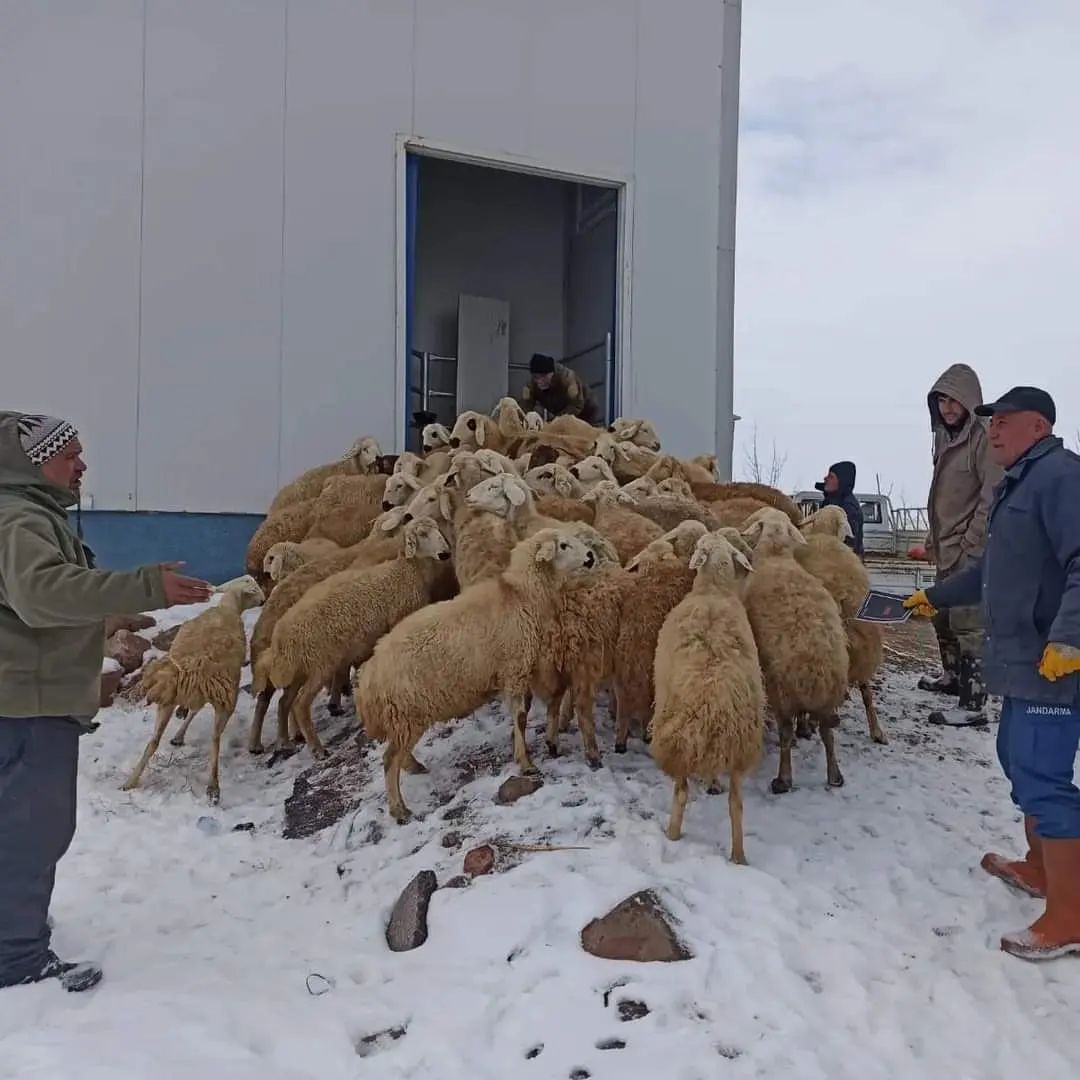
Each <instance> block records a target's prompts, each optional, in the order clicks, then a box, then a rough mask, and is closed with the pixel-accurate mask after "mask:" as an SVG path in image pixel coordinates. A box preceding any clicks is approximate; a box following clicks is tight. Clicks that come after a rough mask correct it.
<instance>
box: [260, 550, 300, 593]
mask: <svg viewBox="0 0 1080 1080" xmlns="http://www.w3.org/2000/svg"><path fill="white" fill-rule="evenodd" d="M303 563H304V556H303V553H302V552H301V550H300V545H299V544H296V543H294V542H293V541H291V540H281V541H279V542H278V543H276V544H272V545H271V546H270V550H269V551H267V553H266V555H265V556H263V573H264V574H265V575H266V576H267V577H268V578H269V579H270V580H271V581H273V582H274V583H275V584H276V583H277V582H279V581H281V579H282V578H284V577H287V576H288V575H289V574H291V573H292V571H293V570H295V569H296V568H297V567H298V566H302V565H303Z"/></svg>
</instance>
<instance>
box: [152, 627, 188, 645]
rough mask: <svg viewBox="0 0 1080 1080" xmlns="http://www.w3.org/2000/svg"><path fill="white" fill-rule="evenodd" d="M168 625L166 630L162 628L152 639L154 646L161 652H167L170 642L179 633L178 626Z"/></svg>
mask: <svg viewBox="0 0 1080 1080" xmlns="http://www.w3.org/2000/svg"><path fill="white" fill-rule="evenodd" d="M181 625H183V624H178V625H176V626H170V627H169V629H168V630H162V631H161V633H160V634H158V635H157V637H155V638H154V639H153V642H154V648H155V649H160V650H161V651H162V652H168V651H169V650H170V649H171V648H172V643H173V642H174V641H175V640H176V635H177V634H179V633H180V626H181Z"/></svg>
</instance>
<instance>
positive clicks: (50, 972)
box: [0, 951, 102, 994]
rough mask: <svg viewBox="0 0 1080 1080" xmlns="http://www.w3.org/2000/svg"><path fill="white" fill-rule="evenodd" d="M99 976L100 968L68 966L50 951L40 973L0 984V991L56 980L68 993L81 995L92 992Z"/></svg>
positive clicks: (80, 965) (91, 965) (79, 965)
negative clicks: (84, 992)
mask: <svg viewBox="0 0 1080 1080" xmlns="http://www.w3.org/2000/svg"><path fill="white" fill-rule="evenodd" d="M101 974H102V973H101V968H99V967H96V966H95V965H93V964H69V963H66V962H65V961H63V960H61V959H60V958H59V957H58V956H57V955H56V953H54V952H52V951H50V952H49V953H47V954H46V956H45V963H44V964H42V966H41V970H40V971H37V972H36V973H35V974H33V975H27V976H26V977H25V978H23V979H20V980H19V981H18V982H13V983H0V989H2V988H3V987H5V986H30V985H32V984H33V983H39V982H45V981H46V980H47V979H56V980H57V981H58V982H59V983H60V985H61V986H62V987H63V988H64V989H65V990H67V991H68V992H69V993H72V994H81V993H82V992H83V991H84V990H92V989H93V988H94V987H95V986H97V984H98V983H99V982H101Z"/></svg>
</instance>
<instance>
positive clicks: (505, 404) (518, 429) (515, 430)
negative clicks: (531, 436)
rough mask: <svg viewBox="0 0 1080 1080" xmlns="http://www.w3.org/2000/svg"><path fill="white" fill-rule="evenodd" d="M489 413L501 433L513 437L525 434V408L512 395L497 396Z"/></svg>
mask: <svg viewBox="0 0 1080 1080" xmlns="http://www.w3.org/2000/svg"><path fill="white" fill-rule="evenodd" d="M491 415H492V416H493V417H494V418H495V423H496V424H497V425H498V427H499V431H501V432H502V434H503V435H506V436H508V437H513V436H515V435H524V434H525V431H526V427H525V410H524V409H523V408H522V407H521V406H520V405H519V404H518V403H517V402H516V401H515V400H514V399H513V398H512V397H504V398H499V401H498V404H496V406H495V408H494V409H493V410H492V413H491Z"/></svg>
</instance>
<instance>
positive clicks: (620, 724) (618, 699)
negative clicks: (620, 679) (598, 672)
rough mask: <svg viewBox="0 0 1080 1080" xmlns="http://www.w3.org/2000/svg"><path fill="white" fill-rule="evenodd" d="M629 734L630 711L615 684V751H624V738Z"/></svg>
mask: <svg viewBox="0 0 1080 1080" xmlns="http://www.w3.org/2000/svg"><path fill="white" fill-rule="evenodd" d="M629 734H630V711H629V710H628V709H627V707H626V701H625V699H624V696H623V695H622V694H621V693H620V692H619V684H618V683H616V684H615V753H616V754H625V753H626V739H627V736H628V735H629Z"/></svg>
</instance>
